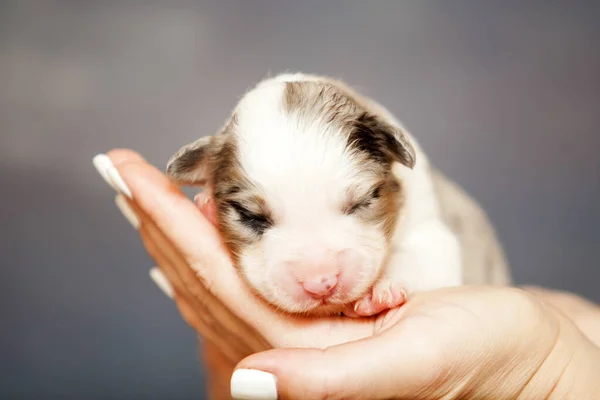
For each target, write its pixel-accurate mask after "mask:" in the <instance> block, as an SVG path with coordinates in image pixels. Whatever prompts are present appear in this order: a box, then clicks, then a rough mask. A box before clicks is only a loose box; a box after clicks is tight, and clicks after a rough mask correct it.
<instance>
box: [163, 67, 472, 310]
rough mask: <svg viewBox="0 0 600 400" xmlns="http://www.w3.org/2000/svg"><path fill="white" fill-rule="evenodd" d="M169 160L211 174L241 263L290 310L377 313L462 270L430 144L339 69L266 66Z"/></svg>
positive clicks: (188, 177)
mask: <svg viewBox="0 0 600 400" xmlns="http://www.w3.org/2000/svg"><path fill="white" fill-rule="evenodd" d="M167 174H168V175H169V176H170V177H171V178H172V179H173V180H174V181H176V182H178V183H180V184H191V185H202V186H205V187H206V188H207V190H208V191H209V193H210V194H211V196H212V198H213V201H214V202H215V207H216V210H217V220H218V225H219V228H220V229H221V232H222V234H223V237H224V239H225V242H226V244H227V246H228V248H229V249H230V251H231V254H232V257H233V260H234V262H235V264H236V266H237V267H238V268H239V270H240V272H241V275H242V276H243V277H244V278H245V279H246V280H247V282H248V284H249V285H250V286H251V287H252V288H254V289H255V291H256V292H257V294H258V295H260V296H261V297H263V298H264V299H265V300H267V301H268V302H270V303H272V304H273V305H274V306H276V307H278V308H279V309H281V310H283V311H286V312H291V313H305V314H329V313H339V312H346V313H347V314H349V315H356V314H358V315H372V314H376V313H378V312H380V311H383V310H385V309H387V308H390V307H395V306H398V305H401V304H402V303H403V302H404V301H405V299H406V296H407V295H410V294H411V293H415V292H419V291H427V290H433V289H437V288H442V287H449V286H457V285H461V284H463V282H464V279H463V265H462V257H461V246H460V243H459V241H458V240H457V237H456V235H455V234H454V233H453V232H452V231H451V230H450V228H449V227H448V225H447V224H446V223H445V222H444V220H443V218H442V215H441V210H440V204H439V203H438V196H437V193H436V188H435V186H434V181H433V179H432V174H431V167H430V165H429V161H428V159H427V157H426V155H425V154H424V152H423V151H422V150H421V148H420V146H419V144H418V142H417V141H416V140H415V138H414V137H413V136H412V135H411V134H410V133H409V132H408V131H407V130H406V129H405V128H404V127H403V126H402V125H401V124H400V122H399V121H397V120H396V119H395V118H394V117H393V115H392V114H391V113H389V112H388V111H387V110H386V109H385V108H384V107H383V106H381V105H380V104H377V103H376V102H375V101H373V100H371V99H368V98H365V97H363V96H361V95H360V94H358V93H356V92H355V91H353V90H352V89H351V88H349V87H348V86H347V85H346V84H344V83H343V82H341V81H338V80H334V79H331V78H328V77H321V76H315V75H306V74H282V75H278V76H276V77H273V78H268V79H265V80H264V81H262V82H260V83H259V84H258V85H256V86H255V87H254V88H252V89H251V90H249V91H248V92H247V93H246V94H245V95H244V96H243V97H242V98H241V100H240V101H239V103H238V104H237V106H236V107H235V109H234V111H233V113H232V116H231V118H230V119H229V120H228V121H227V123H226V124H225V126H224V127H223V129H222V130H221V131H220V132H219V133H218V134H216V135H214V136H208V137H202V138H200V139H199V140H197V141H195V142H193V143H191V144H189V145H186V146H184V147H182V148H181V149H180V150H179V151H178V152H177V153H176V154H175V155H174V156H173V157H172V158H171V159H170V161H169V163H168V166H167Z"/></svg>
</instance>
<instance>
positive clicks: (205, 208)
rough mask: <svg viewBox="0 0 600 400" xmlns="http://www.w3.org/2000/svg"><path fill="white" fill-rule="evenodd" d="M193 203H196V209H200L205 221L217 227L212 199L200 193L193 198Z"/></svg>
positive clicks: (204, 193)
mask: <svg viewBox="0 0 600 400" xmlns="http://www.w3.org/2000/svg"><path fill="white" fill-rule="evenodd" d="M194 203H196V207H198V208H199V209H200V211H201V212H202V214H204V216H205V217H206V219H208V220H209V221H210V223H211V224H213V225H214V226H217V218H216V217H217V215H216V214H217V211H216V208H215V203H214V201H213V199H212V198H211V197H210V196H209V195H208V194H207V193H206V192H202V193H198V194H197V195H196V196H194Z"/></svg>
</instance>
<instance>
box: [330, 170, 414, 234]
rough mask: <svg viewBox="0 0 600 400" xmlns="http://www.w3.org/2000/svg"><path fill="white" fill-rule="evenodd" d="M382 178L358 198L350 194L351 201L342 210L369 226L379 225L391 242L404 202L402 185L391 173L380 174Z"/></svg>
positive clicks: (382, 172)
mask: <svg viewBox="0 0 600 400" xmlns="http://www.w3.org/2000/svg"><path fill="white" fill-rule="evenodd" d="M379 174H380V176H381V178H380V179H379V180H378V181H377V182H376V183H375V184H374V185H373V187H372V188H371V190H370V191H369V192H368V193H366V194H365V195H363V196H360V197H356V195H355V194H353V193H352V192H350V193H349V199H350V200H349V201H348V203H346V204H345V205H344V206H343V207H342V210H343V212H344V213H345V214H354V215H356V217H358V218H360V219H361V220H362V221H363V222H365V223H367V224H369V225H379V226H381V229H382V231H383V233H384V235H385V238H386V240H387V241H388V242H389V241H391V239H392V236H393V234H394V230H395V227H396V222H397V221H398V217H399V210H400V209H401V207H402V204H403V202H404V196H403V194H402V190H401V183H400V182H399V181H398V180H397V179H396V178H395V177H394V176H393V174H391V173H389V172H388V173H386V172H384V171H380V172H379Z"/></svg>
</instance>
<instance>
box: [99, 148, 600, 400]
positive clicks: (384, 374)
mask: <svg viewBox="0 0 600 400" xmlns="http://www.w3.org/2000/svg"><path fill="white" fill-rule="evenodd" d="M96 165H97V166H99V170H100V172H101V174H102V175H103V176H104V177H105V178H106V179H107V182H109V184H111V186H113V187H115V188H116V189H117V190H118V191H119V192H120V193H121V195H120V196H121V197H119V200H118V204H119V205H120V208H121V209H122V210H123V211H124V213H125V214H126V215H127V216H129V219H130V220H131V221H133V224H134V226H136V227H137V229H138V230H139V232H140V235H141V237H142V240H143V242H144V245H145V247H146V249H147V250H148V252H149V253H150V255H151V256H152V257H153V258H154V260H155V261H156V262H157V264H158V265H159V267H160V271H162V274H164V276H165V277H166V281H167V282H168V285H169V286H170V287H172V293H173V299H174V300H175V302H176V304H177V306H178V308H179V310H180V312H181V314H182V316H183V318H184V319H185V320H186V321H187V322H188V323H189V324H190V325H191V326H192V327H194V328H195V329H196V330H197V331H198V332H199V333H200V334H201V335H202V337H203V338H205V340H207V341H209V342H210V343H212V344H213V345H214V347H215V348H218V349H219V350H220V351H221V352H223V354H224V357H225V358H226V359H227V360H228V361H229V362H231V363H233V364H235V363H238V362H239V364H238V367H237V368H238V369H239V370H240V371H242V372H241V373H236V375H237V377H238V378H239V379H238V380H237V383H236V384H237V386H235V385H234V387H233V389H234V391H235V392H236V393H238V394H249V393H250V392H252V391H254V394H258V395H261V394H262V395H263V396H264V397H262V398H276V397H279V398H281V399H307V400H310V399H325V398H328V399H337V398H340V399H341V398H372V399H384V398H400V399H402V398H407V399H408V398H410V399H440V398H441V399H451V398H495V399H503V398H506V399H509V398H510V399H512V398H543V397H544V396H549V395H550V394H551V393H552V392H553V391H554V393H559V392H560V391H561V390H564V386H565V382H567V383H568V382H569V378H570V377H571V375H573V374H574V373H575V372H573V371H574V370H573V365H575V366H577V368H578V369H577V371H579V372H578V373H579V375H580V376H581V375H584V374H585V371H590V370H593V365H594V364H593V362H595V361H597V359H598V358H600V357H598V352H599V350H598V348H597V347H595V346H594V345H593V344H592V343H591V342H590V341H589V340H587V339H586V338H585V337H584V336H583V335H582V334H581V332H580V331H579V330H578V329H577V328H576V327H575V326H574V325H573V324H572V323H571V321H569V320H568V319H567V318H565V317H564V315H562V314H561V313H560V312H558V311H557V310H555V309H553V308H552V306H550V305H548V304H547V303H545V302H543V301H541V300H540V299H539V297H537V296H535V295H533V294H529V293H527V292H525V291H522V290H519V289H512V288H500V287H496V288H493V287H488V288H485V287H462V288H454V289H447V290H440V291H435V292H430V293H424V294H420V295H417V296H414V297H413V298H411V299H409V301H408V302H407V303H406V304H405V305H404V306H402V307H400V308H398V309H394V310H390V311H389V312H387V313H385V314H381V315H379V316H378V317H376V318H362V319H350V318H338V317H332V318H318V319H307V318H302V317H297V316H291V315H286V314H282V313H279V312H277V311H275V310H274V309H273V308H272V307H270V306H268V305H266V304H264V303H263V302H262V301H260V300H259V299H258V298H257V297H256V296H255V295H254V294H253V293H252V292H251V291H250V289H249V288H248V287H247V286H246V285H245V284H244V283H243V282H242V281H241V279H240V278H239V277H238V275H237V273H236V271H235V269H234V267H233V265H232V264H231V261H230V259H229V257H228V255H227V251H226V249H225V248H224V247H223V245H222V243H221V241H220V239H219V235H218V233H217V231H216V229H215V228H214V226H213V224H211V222H210V221H209V219H210V210H207V209H206V208H205V211H206V213H207V215H208V216H209V218H208V219H207V218H206V216H205V215H203V213H202V212H200V211H199V208H198V207H197V206H196V205H195V204H194V203H193V202H192V201H190V200H188V199H187V198H186V197H185V195H184V194H183V193H182V192H181V191H180V190H179V189H178V188H177V187H176V186H174V185H173V184H172V183H171V182H169V180H168V179H167V178H166V177H165V176H164V175H163V174H162V173H161V172H160V171H158V170H157V169H155V168H154V167H152V166H151V165H149V164H148V163H146V162H145V161H144V160H143V159H142V158H141V157H140V156H139V155H138V154H136V153H134V152H131V151H127V150H115V151H111V152H110V153H108V156H104V158H103V157H100V158H97V159H96ZM200 203H201V204H200V205H201V206H202V205H203V204H204V203H203V202H200ZM201 208H204V207H201ZM254 353H258V354H254ZM590 355H593V357H592V358H590V357H589V356H590ZM586 360H594V361H589V363H588V364H589V365H587V364H586V362H587V361H586ZM240 361H241V362H240ZM595 365H596V367H597V364H595ZM586 367H587V368H586ZM247 370H259V371H263V373H262V374H260V373H259V374H258V375H256V377H257V378H258V379H259V380H260V379H265V383H266V384H267V386H262V387H261V386H260V385H259V386H256V385H257V383H256V382H250V381H248V380H247V379H246V378H247V377H248V374H246V373H245V372H246V371H247ZM582 371H583V372H584V373H583V374H582ZM582 379H584V380H585V379H586V377H585V376H583V378H582ZM259 383H260V382H259ZM240 385H241V386H240ZM244 385H245V386H244ZM275 387H276V389H275ZM260 390H263V392H260ZM275 391H276V393H275ZM269 396H271V397H269ZM248 398H260V397H248Z"/></svg>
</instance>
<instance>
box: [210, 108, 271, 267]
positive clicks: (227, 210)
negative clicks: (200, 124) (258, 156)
mask: <svg viewBox="0 0 600 400" xmlns="http://www.w3.org/2000/svg"><path fill="white" fill-rule="evenodd" d="M235 124H236V119H235V118H233V119H232V122H231V123H230V124H229V125H228V127H227V129H228V130H229V131H228V132H229V134H228V135H223V136H222V137H223V139H224V140H223V142H222V143H221V145H220V146H219V148H218V149H217V150H216V151H215V152H214V154H213V157H212V159H211V162H210V174H209V175H210V182H209V186H210V187H211V188H212V195H213V199H214V203H215V208H216V220H217V224H218V227H219V230H220V232H221V236H222V239H223V241H224V243H225V245H226V247H227V248H228V249H229V251H230V253H231V257H232V260H233V262H234V264H236V265H237V264H238V262H239V259H240V257H241V253H242V250H243V248H244V247H246V246H250V245H252V244H254V243H255V242H257V241H258V240H260V235H259V234H257V233H256V232H255V231H253V228H256V227H253V226H247V225H244V223H246V224H247V223H248V221H244V216H246V217H247V216H248V215H252V216H256V217H260V218H263V220H260V219H259V220H256V219H255V220H254V224H259V226H260V224H261V223H267V224H271V223H272V220H271V215H270V211H269V210H268V207H267V204H266V201H265V200H264V199H263V198H262V197H261V196H259V195H258V194H257V190H256V187H255V185H254V184H253V183H252V182H251V180H250V179H249V178H248V176H247V175H246V173H245V172H244V171H243V169H242V167H241V165H240V164H239V161H238V160H239V157H238V149H237V144H236V139H235V135H234V134H233V129H235ZM253 218H254V217H253Z"/></svg>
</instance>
